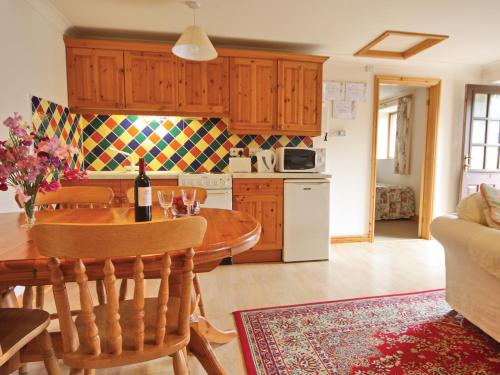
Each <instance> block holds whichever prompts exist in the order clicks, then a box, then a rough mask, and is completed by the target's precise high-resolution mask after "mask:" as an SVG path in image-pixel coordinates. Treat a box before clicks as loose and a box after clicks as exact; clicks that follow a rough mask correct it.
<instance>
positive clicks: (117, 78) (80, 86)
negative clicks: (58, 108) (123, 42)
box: [66, 48, 125, 109]
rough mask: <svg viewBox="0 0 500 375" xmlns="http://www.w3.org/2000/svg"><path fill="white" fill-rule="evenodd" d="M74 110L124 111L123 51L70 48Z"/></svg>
mask: <svg viewBox="0 0 500 375" xmlns="http://www.w3.org/2000/svg"><path fill="white" fill-rule="evenodd" d="M66 58H67V75H68V77H67V78H68V102H69V106H70V107H71V108H86V109H89V108H90V109H92V108H96V109H99V108H104V109H113V108H117V109H118V108H123V107H124V104H125V101H124V77H123V51H116V50H105V49H92V48H67V49H66Z"/></svg>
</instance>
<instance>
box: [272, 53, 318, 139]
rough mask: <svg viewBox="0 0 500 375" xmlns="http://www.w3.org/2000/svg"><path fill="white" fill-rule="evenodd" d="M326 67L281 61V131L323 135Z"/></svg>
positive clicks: (279, 75) (279, 91)
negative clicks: (323, 91) (322, 110)
mask: <svg viewBox="0 0 500 375" xmlns="http://www.w3.org/2000/svg"><path fill="white" fill-rule="evenodd" d="M322 72H323V64H321V63H315V62H304V61H292V60H280V61H278V87H279V89H278V129H279V130H282V131H284V132H286V133H288V132H290V133H293V134H301V135H319V134H321V105H322V84H323V78H322Z"/></svg>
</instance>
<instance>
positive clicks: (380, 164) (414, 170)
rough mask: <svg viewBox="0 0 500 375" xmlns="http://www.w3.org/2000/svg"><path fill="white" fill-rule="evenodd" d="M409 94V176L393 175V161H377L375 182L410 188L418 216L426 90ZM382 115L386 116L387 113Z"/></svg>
mask: <svg viewBox="0 0 500 375" xmlns="http://www.w3.org/2000/svg"><path fill="white" fill-rule="evenodd" d="M410 94H411V95H413V101H412V105H411V114H410V116H411V133H410V137H411V146H410V174H407V175H404V174H395V173H394V159H379V160H377V182H381V183H384V184H390V185H401V186H409V187H411V188H412V190H413V192H414V193H415V209H416V212H417V214H418V212H419V208H420V182H421V180H420V179H421V176H422V161H423V156H424V143H425V126H426V124H427V117H426V116H427V90H426V89H425V88H417V89H415V90H412V91H411V92H410ZM382 114H383V115H387V113H382ZM379 119H380V113H379Z"/></svg>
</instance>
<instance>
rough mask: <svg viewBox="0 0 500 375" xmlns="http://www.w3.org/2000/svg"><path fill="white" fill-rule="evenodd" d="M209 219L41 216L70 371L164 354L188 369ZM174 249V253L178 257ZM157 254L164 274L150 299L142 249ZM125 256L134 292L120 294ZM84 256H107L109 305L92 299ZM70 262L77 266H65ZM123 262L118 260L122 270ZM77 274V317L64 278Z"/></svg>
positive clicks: (39, 237) (42, 245)
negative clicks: (200, 251)
mask: <svg viewBox="0 0 500 375" xmlns="http://www.w3.org/2000/svg"><path fill="white" fill-rule="evenodd" d="M206 226H207V222H206V220H205V218H203V217H200V216H195V217H186V218H181V219H177V220H167V221H153V222H143V223H130V224H103V225H99V224H49V223H47V224H43V223H42V224H36V225H35V226H34V227H33V239H34V241H35V244H36V245H37V247H38V249H39V251H40V253H41V254H42V255H45V256H48V257H50V259H49V269H50V278H51V281H52V286H53V288H52V289H53V293H54V299H55V302H56V309H57V314H58V315H59V324H60V328H61V333H62V345H63V350H64V354H63V360H64V362H65V364H66V365H68V366H69V367H71V368H72V371H71V373H72V374H82V373H85V374H94V369H97V368H109V367H116V366H123V365H127V364H132V363H138V362H144V361H149V360H152V359H156V358H160V357H163V356H167V355H168V356H172V357H173V358H174V372H175V374H182V375H184V374H188V368H187V363H186V356H185V350H186V346H187V344H188V343H189V335H190V315H191V292H192V280H193V256H194V250H193V248H194V247H196V246H199V245H201V243H202V241H203V237H204V235H205V231H206ZM172 252H175V253H176V257H175V258H174V261H173V262H172V258H171V253H172ZM152 254H162V256H161V267H160V268H161V269H160V275H161V281H160V286H159V290H158V296H157V297H156V298H145V297H144V293H145V291H144V273H143V270H144V263H143V256H145V255H152ZM127 256H129V257H135V261H134V263H133V265H130V269H129V270H126V273H128V274H130V276H131V277H133V279H134V297H133V299H132V300H124V301H119V299H118V295H117V292H116V288H115V281H116V276H115V266H114V264H113V260H114V259H113V258H114V257H121V258H123V257H127ZM61 258H63V259H62V260H60V259H61ZM83 258H101V259H102V258H104V259H103V260H104V266H103V270H102V272H103V274H104V283H105V286H106V292H107V297H108V298H107V303H106V304H105V305H98V306H94V304H93V301H92V297H91V294H90V292H89V288H88V285H87V284H88V275H87V272H86V269H85V265H84V263H83V262H82V259H83ZM172 264H173V266H172ZM71 265H72V271H66V272H65V270H68V267H71ZM123 267H125V265H124V264H121V269H120V273H123V272H124V269H123ZM67 273H69V274H71V275H67ZM73 275H74V279H76V282H77V284H78V287H79V294H80V308H81V312H80V313H79V314H78V315H77V317H76V319H75V320H73V318H72V316H71V310H70V306H69V299H68V294H67V292H66V285H65V283H66V281H67V279H70V278H71V277H72V276H73ZM94 276H95V275H94ZM98 276H100V275H98Z"/></svg>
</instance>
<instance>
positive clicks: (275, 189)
mask: <svg viewBox="0 0 500 375" xmlns="http://www.w3.org/2000/svg"><path fill="white" fill-rule="evenodd" d="M266 194H272V195H275V194H279V195H282V194H283V179H281V178H279V179H278V178H252V179H247V178H241V179H237V178H236V179H233V195H266Z"/></svg>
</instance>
